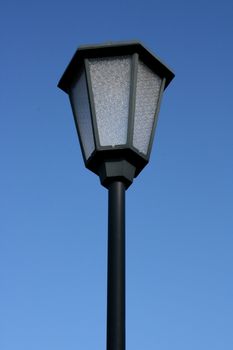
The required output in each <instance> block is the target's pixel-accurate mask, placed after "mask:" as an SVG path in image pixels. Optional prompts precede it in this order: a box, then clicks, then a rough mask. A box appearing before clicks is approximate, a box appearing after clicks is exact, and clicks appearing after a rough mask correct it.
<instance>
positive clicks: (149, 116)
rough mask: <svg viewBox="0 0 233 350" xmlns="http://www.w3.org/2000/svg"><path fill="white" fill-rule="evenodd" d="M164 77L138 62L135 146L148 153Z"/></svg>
mask: <svg viewBox="0 0 233 350" xmlns="http://www.w3.org/2000/svg"><path fill="white" fill-rule="evenodd" d="M161 84H162V79H161V78H160V77H159V76H157V75H156V74H155V73H154V72H153V71H152V70H151V69H150V68H148V67H147V66H146V65H145V64H144V63H143V62H141V61H139V62H138V72H137V87H136V104H135V117H134V132H133V146H134V147H135V148H137V150H138V151H139V152H141V153H143V154H145V155H146V154H147V151H148V146H149V142H150V137H151V131H152V128H153V125H154V118H155V112H156V107H157V105H158V100H159V94H160V88H161Z"/></svg>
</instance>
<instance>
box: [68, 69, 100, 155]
mask: <svg viewBox="0 0 233 350" xmlns="http://www.w3.org/2000/svg"><path fill="white" fill-rule="evenodd" d="M70 99H71V103H72V106H73V109H74V114H75V119H76V120H77V124H78V126H79V132H80V136H81V139H82V144H83V148H84V153H85V157H86V159H88V158H89V156H90V155H91V153H92V152H93V151H94V148H95V146H94V138H93V131H92V123H91V112H90V107H89V100H88V91H87V83H86V76H85V72H84V70H83V71H82V72H81V75H80V77H79V79H78V81H77V82H76V83H75V84H74V85H73V87H72V88H71V92H70Z"/></svg>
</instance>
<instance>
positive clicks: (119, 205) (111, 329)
mask: <svg viewBox="0 0 233 350" xmlns="http://www.w3.org/2000/svg"><path fill="white" fill-rule="evenodd" d="M107 288H108V289H107V350H125V185H124V183H123V182H121V181H114V182H112V183H111V184H110V186H109V192H108V287H107Z"/></svg>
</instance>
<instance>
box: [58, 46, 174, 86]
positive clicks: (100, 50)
mask: <svg viewBox="0 0 233 350" xmlns="http://www.w3.org/2000/svg"><path fill="white" fill-rule="evenodd" d="M134 53H138V54H139V57H140V59H141V60H142V61H143V62H144V63H146V64H147V65H148V66H149V67H150V68H151V69H152V70H153V71H154V72H155V73H156V74H158V75H159V76H161V78H165V80H166V82H165V88H166V87H167V86H168V85H169V84H170V82H171V81H172V79H173V78H174V76H175V75H174V73H173V72H172V71H171V70H170V68H168V67H167V66H166V65H165V64H164V63H163V62H162V61H161V60H160V59H159V58H158V57H156V56H155V55H154V54H153V53H152V52H151V51H150V50H148V49H147V48H146V47H145V46H144V45H143V44H142V43H140V42H139V41H126V42H107V43H103V44H96V45H82V46H80V47H79V48H78V49H77V51H76V52H75V54H74V56H73V58H72V59H71V61H70V63H69V64H68V66H67V68H66V70H65V72H64V74H63V75H62V77H61V79H60V81H59V83H58V87H59V88H60V89H61V90H63V91H65V92H66V93H68V92H69V89H70V86H71V84H72V82H73V80H74V77H75V76H76V74H77V70H79V69H80V68H81V66H82V65H83V61H84V59H85V58H97V57H111V56H122V55H123V56H124V55H132V54H134Z"/></svg>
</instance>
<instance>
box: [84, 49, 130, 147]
mask: <svg viewBox="0 0 233 350" xmlns="http://www.w3.org/2000/svg"><path fill="white" fill-rule="evenodd" d="M89 63H90V75H91V84H92V90H93V95H94V104H95V113H96V121H97V128H98V133H99V139H100V145H101V146H115V145H122V144H125V143H126V141H127V127H128V112H129V92H130V68H131V57H130V56H121V57H107V58H95V59H90V60H89Z"/></svg>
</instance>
